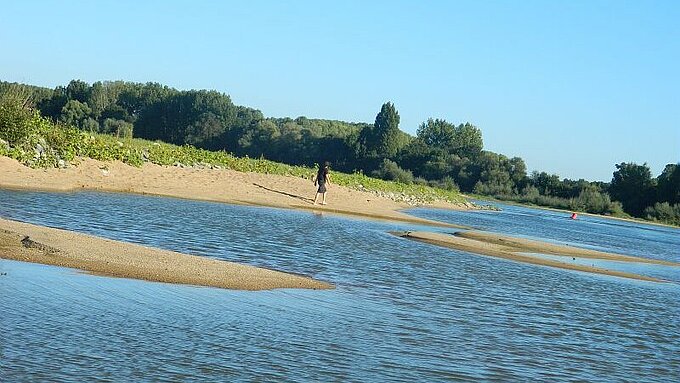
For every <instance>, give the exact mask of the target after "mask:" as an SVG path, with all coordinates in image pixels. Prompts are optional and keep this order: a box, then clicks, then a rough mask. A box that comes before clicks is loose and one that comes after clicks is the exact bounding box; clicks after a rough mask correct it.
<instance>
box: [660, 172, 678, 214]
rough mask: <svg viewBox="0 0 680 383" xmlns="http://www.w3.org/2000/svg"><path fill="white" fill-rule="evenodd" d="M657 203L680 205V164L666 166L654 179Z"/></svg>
mask: <svg viewBox="0 0 680 383" xmlns="http://www.w3.org/2000/svg"><path fill="white" fill-rule="evenodd" d="M656 181H657V187H656V196H657V197H656V198H657V201H658V202H668V203H669V204H671V205H673V204H676V203H680V164H668V165H666V167H665V168H664V169H663V172H662V173H661V175H659V177H657V179H656Z"/></svg>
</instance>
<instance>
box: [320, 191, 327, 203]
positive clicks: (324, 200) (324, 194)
mask: <svg viewBox="0 0 680 383" xmlns="http://www.w3.org/2000/svg"><path fill="white" fill-rule="evenodd" d="M321 195H322V196H323V198H322V199H321V204H322V205H325V204H326V193H322V194H321Z"/></svg>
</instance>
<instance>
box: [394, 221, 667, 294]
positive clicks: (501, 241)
mask: <svg viewBox="0 0 680 383" xmlns="http://www.w3.org/2000/svg"><path fill="white" fill-rule="evenodd" d="M390 234H393V235H396V236H399V237H402V238H407V239H410V240H415V241H420V242H425V243H429V244H432V245H437V246H442V247H447V248H452V249H456V250H462V251H466V252H469V253H475V254H480V255H486V256H491V257H496V258H503V259H509V260H513V261H517V262H524V263H529V264H534V265H541V266H550V267H556V268H560V269H567V270H576V271H582V272H587V273H594V274H603V275H610V276H616V277H623V278H631V279H637V280H643V281H652V282H665V281H663V280H661V279H658V278H653V277H648V276H645V275H640V274H634V273H627V272H622V271H616V270H609V269H604V268H600V267H591V266H585V265H580V264H576V263H570V262H569V261H571V260H572V258H589V259H602V260H607V261H618V262H639V263H652V264H659V265H665V266H680V263H674V262H668V261H662V260H655V259H648V258H639V257H631V256H627V255H621V254H614V253H605V252H601V251H595V250H588V249H582V248H576V247H572V246H563V245H556V244H552V243H546V242H540V241H532V240H527V239H522V238H515V237H508V236H502V235H497V234H492V233H484V232H478V231H470V232H459V233H455V234H440V233H430V232H391V233H390ZM526 253H541V254H551V255H559V256H563V257H564V261H563V262H561V261H557V260H551V259H545V258H539V257H534V256H531V255H529V254H526Z"/></svg>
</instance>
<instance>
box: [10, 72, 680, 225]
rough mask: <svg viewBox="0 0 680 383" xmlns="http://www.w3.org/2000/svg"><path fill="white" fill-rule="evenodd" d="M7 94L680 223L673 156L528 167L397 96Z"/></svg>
mask: <svg viewBox="0 0 680 383" xmlns="http://www.w3.org/2000/svg"><path fill="white" fill-rule="evenodd" d="M0 95H4V96H3V97H5V98H8V97H10V98H15V99H17V100H19V101H20V102H23V103H25V104H31V105H33V106H34V107H35V108H37V109H38V110H39V111H40V113H41V114H42V115H44V116H47V117H49V118H51V119H53V120H55V121H59V122H63V123H65V124H68V125H73V126H76V127H78V128H80V129H82V130H85V131H90V132H99V133H110V134H114V135H117V136H119V137H121V136H122V137H130V136H133V135H134V136H135V137H139V138H145V139H151V140H161V141H164V142H168V143H173V144H178V145H184V144H188V145H193V146H196V147H200V148H205V149H210V150H217V149H219V150H222V149H223V150H227V151H229V152H232V153H234V154H236V155H240V156H244V155H247V156H250V157H261V156H262V157H265V158H267V159H271V160H274V161H279V162H284V163H288V164H296V165H308V166H311V165H313V164H314V163H318V162H320V161H330V162H331V163H332V164H333V166H334V167H335V168H336V169H339V170H343V171H347V172H352V171H361V172H364V173H366V174H371V175H374V176H378V177H381V178H384V179H392V180H398V181H401V182H404V183H422V184H430V185H432V186H438V187H442V188H446V189H450V190H461V191H463V192H467V193H476V194H481V195H489V196H494V197H497V198H500V199H505V200H514V201H519V202H525V203H533V204H538V205H544V206H553V207H559V208H565V209H572V210H579V211H587V212H592V213H599V214H612V215H626V214H629V215H632V216H636V217H645V218H649V219H656V220H661V221H665V222H669V223H676V224H680V198H679V195H680V170H678V165H677V164H670V165H668V166H667V167H666V169H665V170H664V172H663V173H662V174H661V175H659V176H658V177H656V178H653V177H652V176H651V172H650V169H649V167H648V166H647V165H646V164H643V165H638V164H634V163H621V164H617V165H616V170H615V171H614V173H613V178H612V180H611V182H608V183H605V182H589V181H585V180H582V179H581V180H577V181H575V180H569V179H560V177H559V176H557V175H554V174H547V173H545V172H533V173H532V174H530V175H528V174H527V169H526V165H525V163H524V161H523V160H522V159H521V158H519V157H513V158H508V157H506V156H504V155H502V154H498V153H493V152H490V151H486V150H483V139H482V132H481V131H480V129H479V128H477V127H476V126H474V125H472V124H470V123H462V124H458V125H456V124H453V123H450V122H448V121H446V120H443V119H428V120H427V121H425V122H423V123H422V124H421V125H420V126H419V127H418V129H417V133H416V136H415V137H413V136H410V135H408V134H406V133H404V132H403V131H401V130H400V129H399V123H400V118H399V113H398V111H397V109H396V107H395V105H394V104H392V103H390V102H388V103H385V104H384V105H382V107H381V108H380V111H379V112H378V114H377V116H376V118H375V121H374V123H373V124H368V123H348V122H343V121H333V120H323V119H309V118H306V117H298V118H295V119H291V118H266V117H265V116H264V115H263V114H262V112H260V111H259V110H256V109H252V108H248V107H244V106H238V105H234V104H233V102H232V101H231V99H230V97H229V96H228V95H226V94H223V93H220V92H216V91H206V90H189V91H179V90H177V89H173V88H170V87H167V86H163V85H161V84H157V83H147V84H140V83H132V82H124V81H110V82H108V81H107V82H95V83H94V84H91V85H90V84H87V83H85V82H83V81H80V80H73V81H71V82H70V83H69V84H68V85H67V86H65V87H57V88H55V89H47V88H41V87H35V86H30V85H22V84H16V83H7V82H0Z"/></svg>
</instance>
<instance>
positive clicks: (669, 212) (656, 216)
mask: <svg viewBox="0 0 680 383" xmlns="http://www.w3.org/2000/svg"><path fill="white" fill-rule="evenodd" d="M645 218H647V219H648V220H651V221H660V222H664V223H668V224H671V225H676V226H680V204H674V205H671V204H669V203H668V202H662V203H659V202H657V203H655V204H654V206H649V207H647V208H646V209H645Z"/></svg>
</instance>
